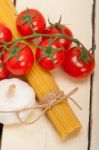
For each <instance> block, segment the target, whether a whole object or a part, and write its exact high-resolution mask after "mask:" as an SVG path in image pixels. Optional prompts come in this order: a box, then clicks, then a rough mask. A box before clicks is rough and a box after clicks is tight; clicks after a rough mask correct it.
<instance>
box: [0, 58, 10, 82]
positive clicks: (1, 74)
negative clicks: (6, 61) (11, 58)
mask: <svg viewBox="0 0 99 150" xmlns="http://www.w3.org/2000/svg"><path fill="white" fill-rule="evenodd" d="M8 75H9V72H8V70H7V69H6V68H5V67H4V65H3V63H2V60H0V80H3V79H5V78H7V77H8Z"/></svg>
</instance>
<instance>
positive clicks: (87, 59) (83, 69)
mask: <svg viewBox="0 0 99 150" xmlns="http://www.w3.org/2000/svg"><path fill="white" fill-rule="evenodd" d="M63 66H64V70H65V72H66V73H67V74H69V75H70V76H72V77H75V78H83V77H88V76H89V75H90V74H91V73H92V72H93V70H94V67H95V60H94V57H93V55H92V53H90V52H89V51H86V50H84V49H82V48H79V47H73V48H71V49H69V50H68V51H66V54H65V61H64V65H63Z"/></svg>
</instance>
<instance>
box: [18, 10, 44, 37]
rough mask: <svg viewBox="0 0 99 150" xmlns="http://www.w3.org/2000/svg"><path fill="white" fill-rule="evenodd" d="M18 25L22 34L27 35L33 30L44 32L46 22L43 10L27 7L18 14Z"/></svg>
mask: <svg viewBox="0 0 99 150" xmlns="http://www.w3.org/2000/svg"><path fill="white" fill-rule="evenodd" d="M16 26H17V29H18V31H19V33H20V34H21V35H22V36H27V35H31V34H33V32H37V33H42V32H43V31H44V29H45V27H46V22H45V19H44V17H43V15H42V14H41V12H39V11H38V10H36V9H27V10H24V11H22V12H21V13H20V14H19V15H18V17H17V20H16Z"/></svg>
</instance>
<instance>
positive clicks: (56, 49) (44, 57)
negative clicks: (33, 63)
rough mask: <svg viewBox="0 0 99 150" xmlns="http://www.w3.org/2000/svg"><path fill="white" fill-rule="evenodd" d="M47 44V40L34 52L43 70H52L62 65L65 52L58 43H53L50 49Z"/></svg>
mask: <svg viewBox="0 0 99 150" xmlns="http://www.w3.org/2000/svg"><path fill="white" fill-rule="evenodd" d="M48 43H49V39H45V40H42V41H41V43H40V45H39V48H37V51H36V59H37V61H38V63H39V64H40V65H41V66H42V67H43V68H44V69H47V70H52V69H54V68H55V67H58V66H61V65H62V63H63V61H64V58H65V51H64V48H63V47H62V45H61V44H60V43H59V42H58V41H54V42H53V43H52V45H51V46H50V47H48Z"/></svg>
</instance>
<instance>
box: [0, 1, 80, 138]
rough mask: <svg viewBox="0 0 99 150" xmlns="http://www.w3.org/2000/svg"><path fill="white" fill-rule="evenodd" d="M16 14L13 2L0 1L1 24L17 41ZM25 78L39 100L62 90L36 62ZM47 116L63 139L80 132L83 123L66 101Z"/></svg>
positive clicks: (48, 112) (33, 48)
mask: <svg viewBox="0 0 99 150" xmlns="http://www.w3.org/2000/svg"><path fill="white" fill-rule="evenodd" d="M16 13H17V12H16V9H15V8H14V6H13V4H12V2H11V0H0V22H3V23H4V24H6V25H7V26H8V27H9V28H10V29H11V31H12V33H13V36H14V38H15V39H16V38H19V37H20V35H19V33H18V31H17V29H16V17H17V16H16ZM22 42H26V41H22ZM26 43H27V44H28V45H29V46H30V47H31V48H32V50H33V52H34V53H35V50H36V48H35V47H34V46H33V45H31V44H30V43H28V42H26ZM25 78H26V80H27V81H28V82H29V84H30V85H31V86H32V87H33V88H34V90H35V92H36V95H37V98H38V100H40V99H41V98H42V97H43V96H44V95H47V94H48V93H49V92H51V91H57V90H60V89H59V87H58V86H57V84H56V82H55V81H54V80H53V77H52V75H51V74H50V73H49V72H47V71H45V70H43V69H42V68H41V67H40V66H39V65H38V64H37V62H36V61H35V64H34V65H33V67H32V69H31V70H30V71H29V72H28V73H27V74H26V75H25ZM46 114H47V116H48V118H49V120H50V121H51V122H52V124H53V126H54V127H55V129H56V130H57V131H58V133H59V134H60V136H61V138H62V139H65V138H66V137H68V136H69V135H72V134H73V133H75V132H77V131H79V130H80V128H81V123H80V122H79V120H78V119H77V117H76V115H75V114H74V112H73V111H72V109H71V107H70V106H69V104H68V102H67V101H66V100H64V101H63V102H61V103H59V104H57V105H55V106H53V107H52V108H51V109H50V110H48V111H47V112H46Z"/></svg>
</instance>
